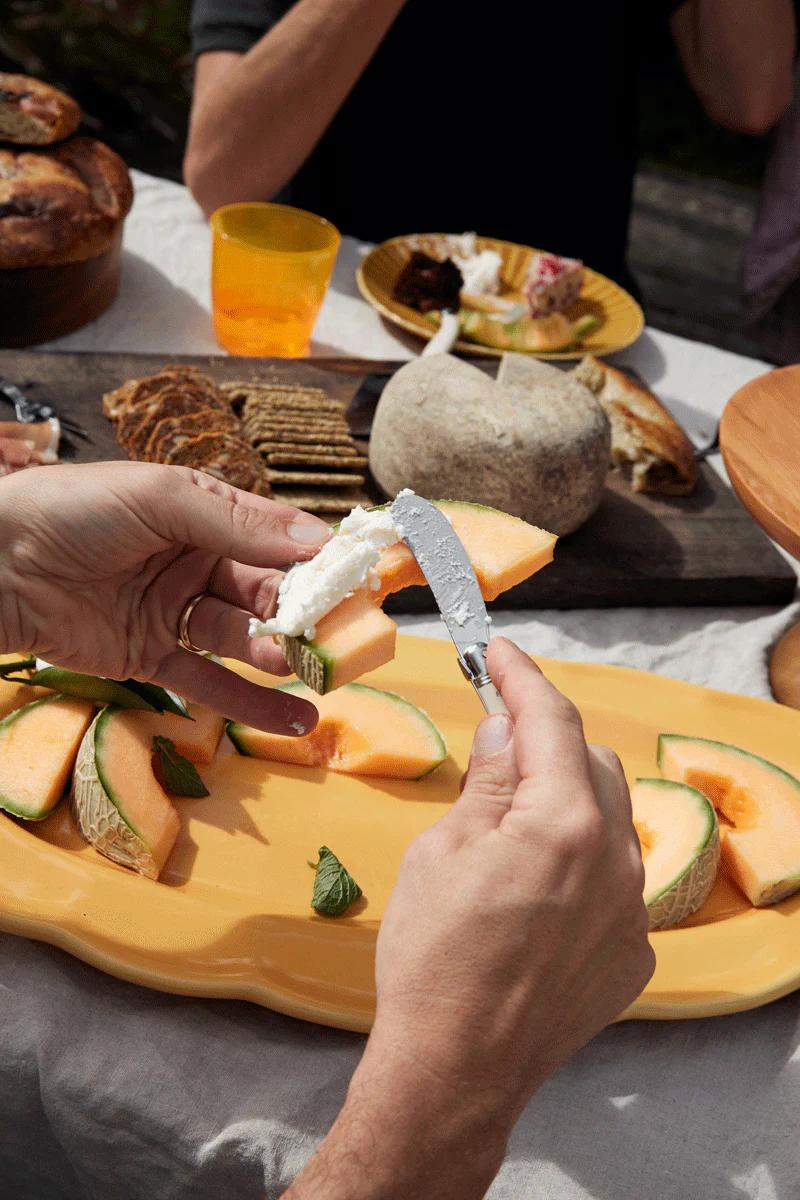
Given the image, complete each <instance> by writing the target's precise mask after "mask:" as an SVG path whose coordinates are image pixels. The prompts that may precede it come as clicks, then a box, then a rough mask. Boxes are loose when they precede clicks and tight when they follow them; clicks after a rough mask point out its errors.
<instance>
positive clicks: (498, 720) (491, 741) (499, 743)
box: [472, 713, 514, 758]
mask: <svg viewBox="0 0 800 1200" xmlns="http://www.w3.org/2000/svg"><path fill="white" fill-rule="evenodd" d="M513 729H514V727H513V725H512V724H511V721H510V719H509V718H508V717H507V716H506V715H505V714H504V713H497V714H496V715H495V716H493V717H487V718H486V720H485V721H482V722H481V724H480V725H479V726H478V728H477V730H476V732H475V741H474V742H473V743H472V754H473V757H475V758H483V757H485V756H486V755H487V754H499V753H500V751H501V750H505V748H506V746H507V745H508V743H509V742H510V741H511V734H512V732H513Z"/></svg>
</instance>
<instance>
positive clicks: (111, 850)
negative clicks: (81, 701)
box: [72, 708, 158, 879]
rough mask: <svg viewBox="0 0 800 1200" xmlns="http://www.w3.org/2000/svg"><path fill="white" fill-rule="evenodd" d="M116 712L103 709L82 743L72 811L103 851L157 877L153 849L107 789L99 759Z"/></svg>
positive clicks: (87, 839) (108, 856)
mask: <svg viewBox="0 0 800 1200" xmlns="http://www.w3.org/2000/svg"><path fill="white" fill-rule="evenodd" d="M113 714H114V709H113V708H104V709H102V710H101V712H99V713H98V714H97V716H96V717H95V719H94V721H93V722H92V724H91V725H90V726H89V728H88V730H87V731H86V734H85V736H84V739H83V741H82V742H81V746H80V749H79V751H78V758H77V761H76V763H75V771H74V774H73V779H72V811H73V813H74V814H75V820H76V821H77V823H78V828H79V829H80V831H81V834H82V835H83V837H84V838H85V839H86V841H87V842H90V843H91V844H92V845H93V846H94V847H95V849H96V850H98V851H99V853H100V854H104V855H105V856H106V858H110V859H112V860H113V861H114V862H117V863H119V864H120V865H121V866H123V867H131V868H132V869H133V870H134V871H138V872H139V874H140V875H146V876H147V878H148V879H156V878H157V877H158V870H157V869H156V866H155V863H154V862H153V856H152V854H151V852H150V848H149V846H147V844H146V843H145V842H144V841H143V839H142V837H141V836H140V834H139V833H138V831H137V830H136V829H134V827H133V826H132V825H131V824H130V823H129V822H128V821H126V820H125V818H124V817H123V816H122V813H121V812H120V810H119V808H118V807H117V805H116V804H115V803H114V799H113V795H111V794H109V792H108V791H107V790H106V785H105V781H104V779H103V773H102V766H101V765H100V763H99V762H98V756H102V742H103V728H104V726H105V724H106V723H107V722H108V721H109V720H112V719H113Z"/></svg>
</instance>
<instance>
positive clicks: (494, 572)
mask: <svg viewBox="0 0 800 1200" xmlns="http://www.w3.org/2000/svg"><path fill="white" fill-rule="evenodd" d="M435 503H436V507H437V508H439V509H441V511H442V512H444V513H445V515H446V516H447V517H448V518H449V520H450V522H451V524H452V526H453V529H454V530H455V532H456V534H457V535H458V537H459V538H460V539H461V542H462V544H463V546H464V549H465V550H466V552H467V555H468V556H469V559H470V561H471V563H472V565H473V568H474V570H475V575H476V576H477V580H478V584H479V585H480V589H481V592H482V594H483V597H484V599H485V600H494V599H495V598H496V597H497V596H499V595H500V593H501V592H505V591H507V590H508V589H509V588H511V587H513V586H514V585H515V584H517V583H521V582H522V581H523V580H524V579H528V578H529V577H530V576H531V575H533V574H535V572H536V571H539V570H540V569H541V568H542V567H544V566H546V565H547V563H549V562H550V561H551V560H552V557H553V549H554V547H555V543H556V537H555V535H554V534H552V533H548V532H547V531H546V530H544V529H537V528H536V526H534V525H529V524H528V523H527V522H526V521H522V520H520V519H519V518H518V517H512V516H509V515H508V514H507V513H502V512H498V511H497V509H493V508H485V507H483V506H482V505H479V504H468V503H464V502H461V501H454V500H439V501H436V502H435ZM335 537H336V534H334V538H333V539H331V541H333V540H334V539H335ZM290 574H291V573H290ZM372 583H373V585H374V586H362V587H358V588H357V590H355V591H354V592H353V593H352V594H351V595H349V596H347V597H346V598H345V599H343V600H341V601H340V602H339V603H338V604H336V606H335V607H334V608H333V609H331V610H330V611H329V612H327V614H326V615H324V616H323V617H321V618H320V619H319V621H318V622H317V623H316V625H315V629H314V633H313V636H311V637H303V636H297V635H287V634H278V636H277V641H278V644H279V645H280V647H281V650H282V651H283V653H284V655H285V657H286V659H287V661H288V663H289V665H290V666H291V668H292V670H294V671H295V672H296V674H297V675H298V676H299V677H300V678H301V679H302V680H303V682H304V683H305V684H307V686H308V687H309V688H311V689H312V691H314V692H316V693H317V694H318V695H325V694H326V693H327V692H332V691H333V690H334V689H335V688H339V687H342V685H343V684H346V683H350V682H352V681H353V680H354V679H358V677H359V676H361V675H364V674H365V673H366V672H367V671H374V670H375V669H376V668H377V667H380V666H383V664H384V663H387V662H390V661H391V659H393V658H394V653H395V642H396V638H397V626H396V624H395V623H394V621H393V620H392V619H391V617H389V616H387V615H386V613H384V612H383V610H382V608H381V607H380V606H381V604H382V603H383V601H384V600H385V599H386V597H387V596H388V595H391V594H392V593H393V592H399V591H400V590H401V589H402V588H406V587H413V586H415V585H422V584H424V583H425V579H424V576H423V574H422V571H421V570H420V568H419V566H418V565H417V561H416V559H415V558H414V556H413V554H412V553H411V551H410V550H409V549H408V547H407V546H406V545H405V543H403V542H400V541H397V542H395V543H394V544H393V545H390V546H388V548H387V549H386V550H385V551H384V553H383V554H382V555H381V557H380V559H379V561H378V563H377V566H376V567H375V570H374V574H373V575H372ZM279 616H280V609H279Z"/></svg>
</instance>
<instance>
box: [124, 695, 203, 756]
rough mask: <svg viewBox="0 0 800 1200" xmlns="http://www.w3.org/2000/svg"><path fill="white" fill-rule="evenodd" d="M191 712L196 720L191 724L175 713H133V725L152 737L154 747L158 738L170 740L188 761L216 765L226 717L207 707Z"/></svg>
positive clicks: (190, 709) (192, 708)
mask: <svg viewBox="0 0 800 1200" xmlns="http://www.w3.org/2000/svg"><path fill="white" fill-rule="evenodd" d="M187 709H188V712H189V716H190V717H191V718H192V720H190V721H188V720H187V719H186V717H179V716H177V715H176V714H174V713H146V712H137V713H136V714H135V715H133V714H132V719H131V724H133V725H136V726H137V727H138V728H139V729H141V730H142V731H143V733H146V734H148V735H149V737H150V744H151V745H152V741H153V738H154V737H156V736H159V737H165V738H169V740H170V741H171V742H172V743H173V744H174V746H175V749H176V750H177V751H178V754H182V755H183V757H184V758H188V759H189V762H194V763H210V762H213V761H214V755H215V754H216V752H217V747H218V746H219V743H220V739H221V737H222V733H223V730H224V728H225V718H224V717H221V716H220V715H219V713H216V712H214V711H213V709H211V708H206V707H205V705H204V704H189V705H187Z"/></svg>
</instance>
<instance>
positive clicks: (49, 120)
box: [0, 71, 81, 146]
mask: <svg viewBox="0 0 800 1200" xmlns="http://www.w3.org/2000/svg"><path fill="white" fill-rule="evenodd" d="M80 121H81V110H80V108H79V107H78V105H77V104H76V103H75V101H74V100H73V99H72V98H71V97H70V96H66V95H65V94H64V93H63V92H59V91H58V89H57V88H54V87H51V86H50V84H49V83H43V82H42V80H41V79H32V78H31V77H30V76H29V75H9V74H7V73H6V72H4V71H0V140H2V141H6V142H16V143H18V144H20V145H25V146H46V145H49V144H50V143H51V142H59V141H61V139H62V138H65V137H69V135H70V134H71V133H74V132H75V130H76V129H77V128H78V126H79V125H80Z"/></svg>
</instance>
